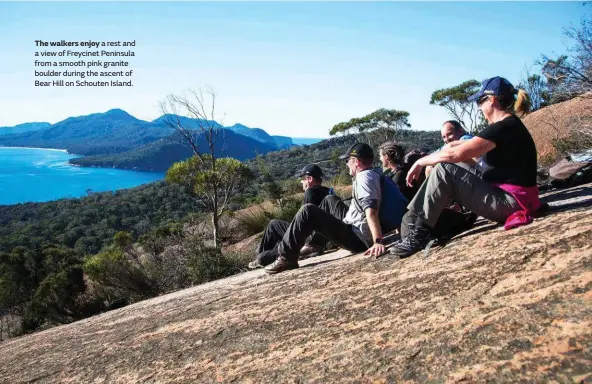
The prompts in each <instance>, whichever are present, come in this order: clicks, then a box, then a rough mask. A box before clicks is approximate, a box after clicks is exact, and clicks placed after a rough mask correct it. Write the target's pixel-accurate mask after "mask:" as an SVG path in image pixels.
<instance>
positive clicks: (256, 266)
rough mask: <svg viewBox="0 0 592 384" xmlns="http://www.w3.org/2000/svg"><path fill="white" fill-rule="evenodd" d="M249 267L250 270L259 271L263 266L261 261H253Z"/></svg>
mask: <svg viewBox="0 0 592 384" xmlns="http://www.w3.org/2000/svg"><path fill="white" fill-rule="evenodd" d="M247 267H248V268H249V269H257V268H262V267H263V266H262V265H261V264H259V260H253V261H251V262H250V263H249V265H247Z"/></svg>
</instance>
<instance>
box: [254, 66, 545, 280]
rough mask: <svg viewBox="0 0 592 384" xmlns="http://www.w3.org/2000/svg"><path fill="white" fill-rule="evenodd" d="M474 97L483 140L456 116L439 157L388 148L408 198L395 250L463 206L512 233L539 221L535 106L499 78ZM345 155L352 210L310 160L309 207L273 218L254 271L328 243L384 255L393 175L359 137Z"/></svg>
mask: <svg viewBox="0 0 592 384" xmlns="http://www.w3.org/2000/svg"><path fill="white" fill-rule="evenodd" d="M469 101H470V102H476V103H477V105H478V107H479V108H480V109H481V111H482V112H483V115H484V117H485V118H486V120H487V122H488V123H489V125H488V126H487V127H486V128H485V129H483V130H482V131H481V132H480V133H479V134H477V135H476V136H470V135H467V134H466V133H465V132H464V130H463V129H462V125H461V124H460V123H459V122H457V121H447V122H445V123H444V125H443V126H442V130H441V132H442V139H443V141H444V143H445V145H444V146H443V147H442V148H440V149H439V150H438V151H436V152H434V153H432V154H429V155H427V154H424V153H421V152H419V151H411V152H409V153H407V154H405V153H404V151H403V148H402V147H401V146H400V145H398V144H396V143H394V142H387V143H384V144H382V145H381V146H380V160H381V162H382V166H383V168H384V169H385V171H384V173H383V174H384V176H386V177H389V178H391V179H392V180H393V181H394V182H395V183H396V185H397V186H398V188H399V190H400V193H401V194H402V195H403V196H404V197H405V198H406V200H407V202H408V204H407V202H405V204H407V206H406V209H405V210H402V211H401V215H402V217H401V221H400V229H399V233H400V237H401V238H400V240H399V241H397V242H396V243H394V244H393V245H392V246H391V247H390V249H389V253H390V254H392V255H396V256H398V257H400V258H405V257H409V256H411V255H413V254H415V253H416V252H418V251H419V250H421V249H423V248H424V247H425V246H426V245H427V244H428V243H429V242H430V241H431V240H432V239H434V237H435V236H438V234H439V233H440V231H441V228H442V227H447V226H449V225H448V224H449V220H450V217H451V216H450V215H451V214H452V213H456V212H458V211H461V212H460V214H461V215H462V214H466V215H468V216H467V217H468V218H469V220H468V222H469V223H470V225H472V223H473V222H474V219H476V217H477V216H482V217H484V218H485V219H488V220H491V221H495V222H500V223H505V225H504V226H505V228H506V229H510V228H513V227H516V226H519V225H524V224H528V223H530V222H531V221H532V215H533V214H534V213H535V212H536V211H537V210H538V208H539V206H540V202H539V198H538V188H537V185H536V171H537V152H536V147H535V144H534V141H533V139H532V137H531V135H530V133H529V132H528V130H527V129H526V127H525V126H524V124H523V123H522V121H521V120H520V118H519V116H522V115H523V114H524V113H527V112H528V110H529V107H530V101H529V97H528V95H527V94H526V92H524V91H523V90H521V89H520V90H518V89H516V88H515V87H514V86H513V85H512V84H511V83H510V82H509V81H508V80H506V79H504V78H502V77H493V78H490V79H487V80H485V81H483V83H482V85H481V89H480V90H479V91H478V92H477V93H476V94H474V95H472V96H471V97H469ZM340 158H341V159H343V160H346V166H347V168H348V170H349V174H350V175H351V176H352V178H353V179H352V199H351V202H350V204H349V206H348V205H347V204H346V203H345V202H344V201H342V200H341V199H340V198H339V197H337V196H335V195H334V194H332V193H331V190H329V189H328V188H326V187H324V186H322V176H323V173H322V170H321V169H320V168H319V167H318V166H317V165H314V164H311V165H308V166H306V167H305V168H304V169H303V170H302V171H301V172H300V173H299V174H298V177H300V179H301V182H302V186H303V189H304V190H305V198H304V204H303V206H302V207H301V208H300V209H299V211H298V212H297V214H296V216H295V217H294V219H293V220H292V222H290V223H288V222H285V221H280V220H273V221H271V222H270V224H269V225H268V227H267V229H266V231H265V234H264V236H263V238H262V240H261V243H260V244H259V247H258V249H257V259H256V260H255V261H254V262H252V263H251V264H250V267H259V266H262V267H265V272H266V273H268V274H275V273H279V272H283V271H287V270H291V269H295V268H298V266H299V265H298V260H299V258H302V257H307V256H310V255H312V254H314V253H319V252H322V250H323V249H324V247H326V244H327V242H330V244H332V245H334V246H337V247H340V248H343V249H346V250H349V251H351V252H356V253H357V252H364V254H365V255H370V256H376V257H378V256H380V255H382V254H384V253H385V244H384V236H383V235H384V234H383V228H381V222H380V219H379V213H380V214H383V212H379V210H380V208H381V206H383V204H382V203H383V201H382V199H383V183H384V181H383V179H382V178H383V177H384V176H382V175H381V174H380V173H378V172H376V171H374V170H373V162H374V152H373V150H372V148H371V147H370V146H369V145H367V144H365V143H356V144H354V145H352V146H351V147H350V148H349V149H348V150H347V152H346V153H345V154H344V155H342V156H341V157H340ZM455 207H456V208H455ZM459 207H460V208H459ZM403 213H404V214H403ZM471 218H472V220H471Z"/></svg>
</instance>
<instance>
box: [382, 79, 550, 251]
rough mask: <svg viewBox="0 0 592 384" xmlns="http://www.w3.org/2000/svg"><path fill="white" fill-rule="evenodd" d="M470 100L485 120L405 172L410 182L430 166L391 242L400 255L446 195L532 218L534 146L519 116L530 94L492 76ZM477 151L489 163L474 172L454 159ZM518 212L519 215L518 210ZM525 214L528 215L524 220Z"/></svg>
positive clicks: (488, 211)
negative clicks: (472, 132) (470, 134)
mask: <svg viewBox="0 0 592 384" xmlns="http://www.w3.org/2000/svg"><path fill="white" fill-rule="evenodd" d="M469 101H476V102H477V105H478V106H479V108H480V109H481V111H482V112H483V115H484V116H485V118H486V119H487V121H488V122H489V124H490V125H489V126H488V127H487V128H485V129H484V130H483V131H482V132H480V133H479V134H478V135H477V136H475V137H473V138H472V139H470V140H464V141H456V142H452V143H449V144H448V148H445V149H443V150H442V151H439V152H436V153H433V154H431V155H428V156H425V157H423V158H421V159H419V160H418V161H417V162H416V163H415V164H414V165H413V167H411V169H410V170H409V173H408V174H407V184H408V185H412V183H413V182H414V181H416V180H417V179H418V177H419V175H420V174H421V173H422V171H423V168H424V167H425V166H428V165H434V166H435V167H434V169H433V171H432V172H431V173H430V175H429V177H428V178H427V180H426V181H425V182H424V183H423V185H422V187H421V188H420V189H419V191H418V193H417V194H416V196H415V198H414V199H413V200H412V201H411V203H410V204H409V206H408V208H409V212H408V213H407V214H406V216H408V217H407V220H405V219H404V220H403V221H404V222H406V223H408V228H407V231H403V230H402V232H405V233H406V236H405V238H404V239H402V240H401V241H400V242H399V243H398V244H396V245H395V246H394V247H393V248H391V253H393V254H396V255H398V256H400V257H406V256H410V255H412V254H413V253H415V252H417V251H419V250H420V249H422V248H423V247H424V246H425V245H426V244H427V243H428V242H429V240H430V238H431V235H432V229H433V228H434V226H435V224H436V222H437V221H438V218H439V217H440V214H441V213H442V210H443V209H444V208H445V207H447V206H448V205H449V204H450V201H452V199H454V200H456V201H458V202H459V203H460V204H462V205H463V206H465V207H466V208H468V209H469V210H470V211H472V212H474V213H476V214H478V215H480V216H483V217H485V218H486V219H489V220H492V221H497V222H502V223H503V222H506V225H507V228H508V227H511V226H508V222H509V221H512V220H513V219H514V218H517V220H518V222H519V224H518V225H520V224H527V223H528V222H530V221H532V218H531V216H530V215H531V213H532V212H534V211H536V209H538V206H539V202H538V191H537V188H536V171H537V152H536V147H535V145H534V141H533V140H532V137H531V135H530V133H529V132H528V130H527V129H526V127H525V126H524V124H523V123H522V121H521V120H520V118H519V117H518V116H517V115H519V116H521V115H523V114H524V113H527V112H528V110H529V108H530V99H529V97H528V94H526V92H524V91H523V90H517V89H516V88H514V86H513V85H512V84H511V83H510V82H509V81H508V80H506V79H504V78H502V77H493V78H490V79H487V80H485V81H484V82H483V84H482V86H481V89H480V90H479V92H477V93H476V94H475V95H473V96H471V97H470V98H469ZM481 156H483V158H484V160H485V162H486V163H487V165H488V166H489V169H488V170H487V171H486V172H485V173H484V174H483V178H482V179H481V178H479V177H477V176H476V175H474V174H472V173H471V172H469V171H467V170H466V169H464V168H461V167H459V166H458V165H456V164H454V163H458V162H462V161H465V160H467V159H470V158H477V157H481ZM519 213H523V215H522V216H520V215H518V216H517V214H519ZM529 220H530V221H529Z"/></svg>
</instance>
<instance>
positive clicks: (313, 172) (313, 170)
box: [296, 164, 323, 179]
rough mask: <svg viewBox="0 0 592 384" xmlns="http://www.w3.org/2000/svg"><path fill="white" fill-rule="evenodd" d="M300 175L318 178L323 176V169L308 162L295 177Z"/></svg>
mask: <svg viewBox="0 0 592 384" xmlns="http://www.w3.org/2000/svg"><path fill="white" fill-rule="evenodd" d="M302 176H312V177H314V178H316V179H320V178H321V176H323V171H322V170H321V167H319V166H318V165H316V164H308V165H307V166H306V167H304V168H302V171H300V172H299V173H298V175H297V176H296V177H302Z"/></svg>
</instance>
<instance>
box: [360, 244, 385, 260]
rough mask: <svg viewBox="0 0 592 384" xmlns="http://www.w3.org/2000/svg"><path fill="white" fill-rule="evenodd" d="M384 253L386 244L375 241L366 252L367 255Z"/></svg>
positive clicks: (376, 255)
mask: <svg viewBox="0 0 592 384" xmlns="http://www.w3.org/2000/svg"><path fill="white" fill-rule="evenodd" d="M383 253H384V244H378V243H374V245H373V246H371V247H370V248H368V250H367V251H366V252H364V255H365V256H374V257H378V256H380V255H382V254H383Z"/></svg>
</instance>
